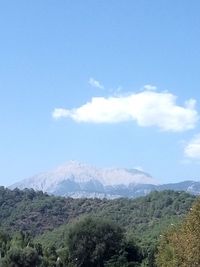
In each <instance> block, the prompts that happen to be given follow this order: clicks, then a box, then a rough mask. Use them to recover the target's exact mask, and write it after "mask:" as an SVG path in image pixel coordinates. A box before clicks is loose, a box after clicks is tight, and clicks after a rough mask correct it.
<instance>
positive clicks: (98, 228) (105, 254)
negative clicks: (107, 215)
mask: <svg viewBox="0 0 200 267" xmlns="http://www.w3.org/2000/svg"><path fill="white" fill-rule="evenodd" d="M122 241H123V232H122V229H121V228H120V227H118V226H116V225H113V224H112V223H111V222H108V221H105V220H101V219H96V218H91V217H86V218H84V219H82V220H80V221H78V222H77V223H75V224H74V225H73V226H72V227H71V229H70V231H69V235H68V247H69V255H70V258H71V260H72V262H73V263H74V265H75V266H78V267H102V266H104V263H105V262H106V261H107V260H109V259H110V258H111V257H112V256H114V255H116V254H118V253H119V251H120V248H121V244H122Z"/></svg>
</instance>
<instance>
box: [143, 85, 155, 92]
mask: <svg viewBox="0 0 200 267" xmlns="http://www.w3.org/2000/svg"><path fill="white" fill-rule="evenodd" d="M144 89H145V90H147V91H156V90H157V87H156V86H154V85H151V84H146V85H145V86H144Z"/></svg>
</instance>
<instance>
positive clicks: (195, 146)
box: [184, 134, 200, 160]
mask: <svg viewBox="0 0 200 267" xmlns="http://www.w3.org/2000/svg"><path fill="white" fill-rule="evenodd" d="M184 154H185V156H186V157H187V158H190V159H193V160H200V134H198V135H196V136H195V137H194V138H193V139H192V140H190V141H189V142H188V143H187V144H186V146H185V149H184Z"/></svg>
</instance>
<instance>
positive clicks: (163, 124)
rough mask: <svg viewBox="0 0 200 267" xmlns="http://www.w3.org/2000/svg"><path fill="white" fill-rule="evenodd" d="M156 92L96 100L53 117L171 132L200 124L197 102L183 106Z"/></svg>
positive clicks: (189, 102)
mask: <svg viewBox="0 0 200 267" xmlns="http://www.w3.org/2000/svg"><path fill="white" fill-rule="evenodd" d="M153 89H154V90H152V87H151V90H146V89H144V90H143V91H141V92H138V93H131V94H128V95H120V96H110V97H93V98H92V99H91V100H90V101H89V102H87V103H85V104H84V105H82V106H80V107H78V108H74V109H65V108H55V109H54V111H53V113H52V116H53V118H54V119H59V118H71V119H73V120H74V121H76V122H85V123H86V122H87V123H120V122H125V121H134V122H136V123H137V124H138V125H139V126H141V127H151V126H155V127H158V128H159V129H160V130H162V131H172V132H181V131H186V130H190V129H193V128H195V126H196V124H197V121H198V112H197V110H196V107H195V106H196V100H195V99H189V100H187V101H186V102H185V103H184V104H183V105H182V106H181V105H178V104H177V97H176V96H175V95H173V94H171V93H169V92H158V91H156V90H155V89H156V87H154V88H153Z"/></svg>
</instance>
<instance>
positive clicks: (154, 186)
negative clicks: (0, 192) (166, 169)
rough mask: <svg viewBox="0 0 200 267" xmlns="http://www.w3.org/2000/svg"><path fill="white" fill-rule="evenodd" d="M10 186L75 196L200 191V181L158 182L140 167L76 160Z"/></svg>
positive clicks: (106, 196) (196, 192)
mask: <svg viewBox="0 0 200 267" xmlns="http://www.w3.org/2000/svg"><path fill="white" fill-rule="evenodd" d="M9 188H10V189H14V188H19V189H24V188H32V189H34V190H38V191H40V190H41V191H43V192H47V193H49V194H54V195H59V196H65V197H73V198H81V197H87V198H108V199H114V198H119V197H129V198H135V197H139V196H145V195H147V194H149V193H150V192H152V191H163V190H166V189H170V190H176V191H186V192H189V193H191V194H195V195H199V194H200V182H195V181H183V182H178V183H169V184H158V182H157V181H156V180H155V179H154V178H153V177H152V176H151V175H150V174H148V173H146V172H143V171H141V170H138V169H130V168H129V169H126V168H97V167H94V166H91V165H87V164H84V163H80V162H77V161H69V162H67V163H66V164H64V165H61V166H59V167H57V168H56V169H54V170H52V171H48V172H44V173H40V174H38V175H34V176H32V177H29V178H27V179H24V180H22V181H21V182H18V183H15V184H13V185H11V186H10V187H9Z"/></svg>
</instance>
